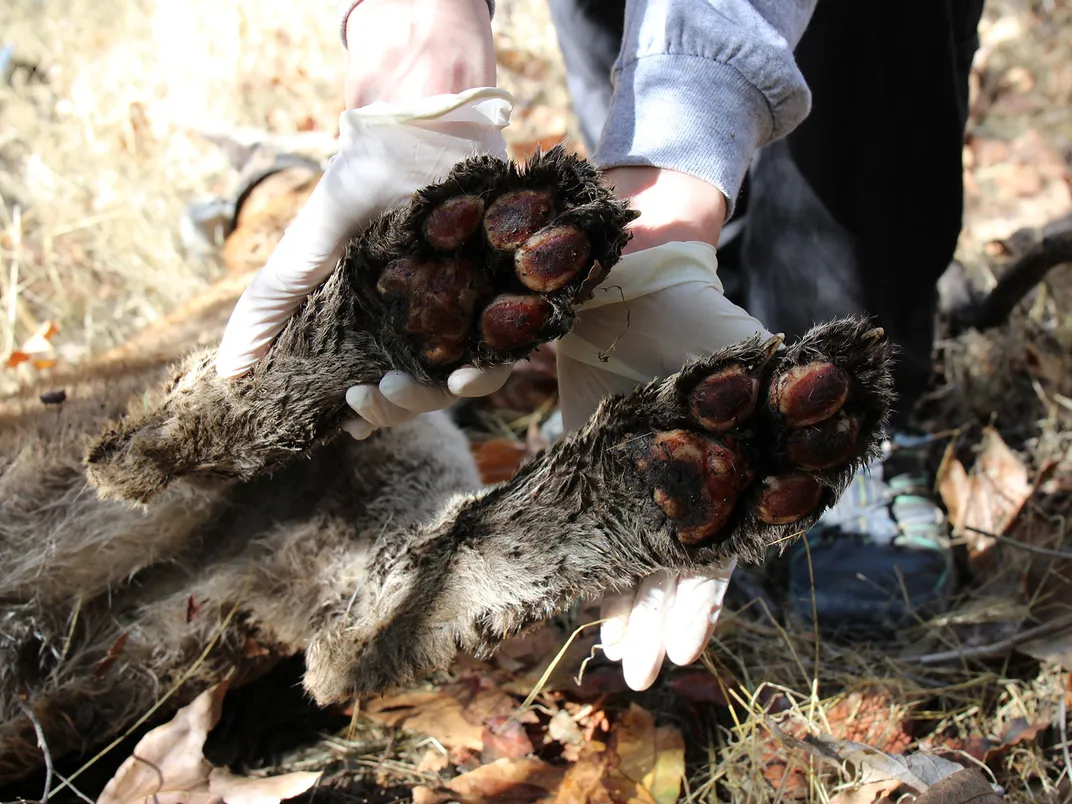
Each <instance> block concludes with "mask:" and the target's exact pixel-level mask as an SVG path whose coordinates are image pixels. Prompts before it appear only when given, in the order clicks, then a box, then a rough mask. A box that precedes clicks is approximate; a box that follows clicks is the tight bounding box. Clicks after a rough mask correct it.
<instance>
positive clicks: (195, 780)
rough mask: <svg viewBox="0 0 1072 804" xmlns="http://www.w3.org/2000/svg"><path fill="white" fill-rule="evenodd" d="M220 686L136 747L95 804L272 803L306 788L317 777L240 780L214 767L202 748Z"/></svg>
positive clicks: (223, 691) (217, 703)
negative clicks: (141, 803)
mask: <svg viewBox="0 0 1072 804" xmlns="http://www.w3.org/2000/svg"><path fill="white" fill-rule="evenodd" d="M227 687H228V682H227V681H224V682H221V683H219V684H217V685H216V686H214V687H211V688H209V689H207V690H205V691H204V692H203V693H201V694H200V695H198V696H197V698H195V699H194V700H193V701H192V702H191V703H189V704H187V705H186V706H184V707H183V708H182V709H180V710H179V711H178V712H176V713H175V716H174V717H173V718H172V719H171V720H170V721H168V722H167V723H165V724H164V725H162V726H158V727H157V728H155V729H153V730H152V731H150V732H149V733H148V734H146V735H145V736H144V737H142V739H141V740H140V741H139V742H138V744H137V746H135V748H134V751H133V752H132V754H131V756H130V757H129V758H128V759H127V760H126V761H125V762H123V764H122V765H120V766H119V769H118V770H117V771H116V772H115V776H113V777H112V779H111V781H109V782H108V784H107V785H106V786H105V788H104V790H103V791H102V792H101V794H100V797H99V798H98V799H97V804H134V802H144V804H278V803H279V802H280V801H282V800H283V799H285V798H293V797H294V796H296V795H299V794H300V793H303V792H305V791H306V790H308V789H309V788H310V787H312V786H313V785H314V784H315V783H316V781H317V780H318V779H319V778H320V776H321V774H319V773H288V774H284V775H282V776H275V777H265V778H258V779H244V778H241V777H237V776H233V775H232V774H231V773H230V772H228V771H226V770H224V769H222V768H214V767H213V766H212V765H211V764H210V763H209V762H208V760H206V759H205V757H204V754H203V753H202V749H203V748H204V744H205V738H206V737H208V733H209V732H210V731H211V730H212V728H213V727H214V726H215V725H216V723H217V722H218V721H219V719H220V707H221V706H222V704H223V696H224V695H225V694H226V692H227Z"/></svg>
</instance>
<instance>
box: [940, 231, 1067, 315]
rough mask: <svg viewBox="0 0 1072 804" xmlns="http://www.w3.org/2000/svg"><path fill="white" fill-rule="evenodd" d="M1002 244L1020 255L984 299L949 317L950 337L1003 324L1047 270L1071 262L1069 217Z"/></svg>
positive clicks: (960, 307) (972, 302)
mask: <svg viewBox="0 0 1072 804" xmlns="http://www.w3.org/2000/svg"><path fill="white" fill-rule="evenodd" d="M1005 242H1006V243H1008V244H1010V245H1013V244H1015V245H1019V244H1021V243H1027V244H1029V245H1027V246H1026V249H1025V247H1023V246H1021V247H1020V248H1016V249H1015V250H1016V251H1022V252H1023V253H1021V255H1020V256H1019V257H1018V258H1016V260H1015V261H1014V262H1013V263H1012V265H1010V266H1009V267H1008V268H1007V269H1006V270H1005V272H1004V273H1003V274H1002V277H1001V279H999V280H998V283H997V285H996V286H995V287H994V289H993V290H991V291H990V293H988V294H987V295H986V296H984V297H983V298H981V299H975V300H971V301H966V302H964V303H962V304H961V305H960V306H959V307H957V308H955V309H954V310H953V311H952V313H951V316H950V318H951V320H950V327H951V329H952V330H953V332H954V334H956V333H958V332H961V331H963V330H965V329H968V328H974V329H977V330H986V329H990V328H992V327H996V326H998V325H999V324H1001V323H1002V322H1004V321H1005V320H1006V319H1007V318H1008V317H1009V315H1010V313H1012V311H1013V310H1014V309H1015V308H1016V305H1017V304H1019V303H1020V301H1021V300H1023V298H1024V296H1026V295H1027V294H1028V293H1029V292H1030V291H1031V289H1032V288H1034V287H1035V286H1036V285H1038V284H1039V283H1040V282H1041V281H1042V280H1043V279H1044V278H1045V277H1046V274H1047V273H1049V271H1050V269H1051V268H1054V267H1056V266H1058V265H1061V264H1063V263H1066V262H1072V215H1066V216H1065V217H1063V218H1059V219H1057V220H1055V221H1052V222H1050V223H1048V224H1046V225H1045V226H1043V227H1042V228H1041V229H1020V230H1019V231H1017V232H1015V233H1014V234H1013V235H1012V236H1011V237H1009V238H1008V239H1007V240H1006V241H1005Z"/></svg>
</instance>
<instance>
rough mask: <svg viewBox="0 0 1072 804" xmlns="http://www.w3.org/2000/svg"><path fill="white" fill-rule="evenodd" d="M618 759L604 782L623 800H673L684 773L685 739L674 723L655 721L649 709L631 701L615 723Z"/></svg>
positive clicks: (651, 803)
mask: <svg viewBox="0 0 1072 804" xmlns="http://www.w3.org/2000/svg"><path fill="white" fill-rule="evenodd" d="M612 735H613V736H612V742H611V745H612V747H613V749H614V752H615V753H616V754H617V755H618V762H617V763H615V764H614V765H613V766H612V767H610V768H609V770H608V772H607V774H606V776H605V777H604V779H603V784H604V785H605V786H606V788H607V790H609V791H610V793H611V795H614V796H617V797H618V798H620V800H621V801H623V802H626V804H674V802H676V801H677V800H678V797H679V796H680V794H681V781H682V779H683V778H684V776H685V739H684V737H683V736H682V734H681V732H680V731H679V730H678V729H677V728H676V727H674V726H658V727H656V725H655V718H654V717H652V715H651V713H650V712H648V711H646V710H644V709H642V708H641V707H640V706H638V705H637V704H635V703H634V704H631V705H630V706H629V709H628V711H626V712H625V713H624V714H623V715H622V716H621V718H620V719H619V720H618V722H617V723H615V724H614V730H613V733H612Z"/></svg>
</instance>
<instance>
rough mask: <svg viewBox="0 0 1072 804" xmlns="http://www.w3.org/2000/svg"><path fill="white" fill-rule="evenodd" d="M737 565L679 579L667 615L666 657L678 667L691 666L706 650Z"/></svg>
mask: <svg viewBox="0 0 1072 804" xmlns="http://www.w3.org/2000/svg"><path fill="white" fill-rule="evenodd" d="M735 566H736V561H731V562H730V564H729V566H728V568H726V569H718V570H715V571H713V572H700V573H689V574H685V575H682V576H681V577H679V578H678V582H677V593H676V595H675V597H674V602H673V605H672V606H671V607H670V610H669V612H668V613H667V615H666V628H665V644H666V657H667V658H668V659H669V660H670V661H672V662H673V663H674V664H676V665H678V666H679V667H683V666H685V665H688V664H692V663H693V662H695V661H696V660H697V659H698V658H700V655H701V654H702V653H703V652H704V649H705V648H706V647H707V643H708V642H710V641H711V635H712V634H713V633H714V630H715V625H716V624H717V623H718V618H719V615H720V614H721V613H722V601H723V599H724V598H725V596H726V589H727V588H728V587H729V582H730V575H731V573H732V571H733V568H734V567H735Z"/></svg>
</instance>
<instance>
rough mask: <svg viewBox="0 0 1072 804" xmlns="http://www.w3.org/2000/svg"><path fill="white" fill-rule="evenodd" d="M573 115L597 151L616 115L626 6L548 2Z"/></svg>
mask: <svg viewBox="0 0 1072 804" xmlns="http://www.w3.org/2000/svg"><path fill="white" fill-rule="evenodd" d="M548 5H549V7H550V10H551V19H552V21H553V22H554V25H555V32H556V34H557V36H558V43H559V47H560V48H561V49H562V59H563V61H564V63H565V65H566V84H567V86H568V87H569V91H570V98H571V99H572V101H573V110H574V113H575V114H576V115H577V118H578V120H579V121H580V124H581V133H582V135H583V136H584V141H585V142H584V144H585V146H586V147H587V148H588V151H589V153H591V152H592V151H594V150H595V147H596V144H597V143H598V142H599V136H600V134H601V133H602V131H603V123H604V122H605V121H606V119H607V113H608V111H609V110H610V99H611V92H612V89H611V81H610V71H611V68H612V67H613V66H614V60H615V59H616V58H618V51H619V50H620V49H621V46H622V31H623V29H624V27H625V0H548Z"/></svg>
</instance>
